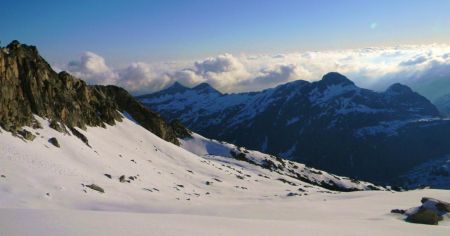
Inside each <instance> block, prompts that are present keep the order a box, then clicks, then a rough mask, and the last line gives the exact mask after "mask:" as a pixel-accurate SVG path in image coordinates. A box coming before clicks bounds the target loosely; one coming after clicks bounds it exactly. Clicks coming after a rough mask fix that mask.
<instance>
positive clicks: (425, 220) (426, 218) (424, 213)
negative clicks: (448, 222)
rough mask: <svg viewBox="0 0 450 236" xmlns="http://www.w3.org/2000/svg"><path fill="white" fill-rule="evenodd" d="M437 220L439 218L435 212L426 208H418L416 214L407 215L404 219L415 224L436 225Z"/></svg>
mask: <svg viewBox="0 0 450 236" xmlns="http://www.w3.org/2000/svg"><path fill="white" fill-rule="evenodd" d="M439 219H440V217H439V215H438V214H437V213H436V212H435V211H433V210H430V209H426V208H420V209H419V210H418V211H417V212H415V213H413V214H411V215H409V216H408V217H407V218H406V221H408V222H411V223H416V224H427V225H437V224H438V222H439ZM441 220H442V218H441Z"/></svg>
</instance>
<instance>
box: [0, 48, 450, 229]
mask: <svg viewBox="0 0 450 236" xmlns="http://www.w3.org/2000/svg"><path fill="white" fill-rule="evenodd" d="M0 52H1V53H0V83H1V85H2V86H1V88H0V89H1V93H0V101H2V102H1V103H0V111H1V112H0V117H1V119H0V235H111V236H114V235H124V234H127V235H148V234H156V235H162V234H165V235H167V234H171V235H202V234H207V235H217V234H226V235H262V234H270V235H274V234H279V233H283V234H288V233H292V232H298V231H301V232H306V233H307V234H313V233H317V232H319V233H320V234H323V235H334V234H336V233H337V234H343V235H347V234H355V233H356V234H363V233H366V232H367V228H368V227H373V228H374V229H373V230H371V231H370V233H371V234H372V235H379V234H385V235H389V234H398V232H404V231H405V232H410V234H411V235H423V234H424V233H430V232H431V233H433V235H446V233H447V231H448V230H447V228H446V227H447V226H446V225H445V224H446V223H447V222H446V220H444V221H443V222H440V224H443V225H439V226H436V227H433V229H431V228H427V227H415V228H414V230H413V231H411V230H410V229H409V228H410V225H408V224H406V223H404V222H403V221H402V220H401V219H400V218H401V216H400V217H399V216H398V215H394V214H389V211H390V210H391V209H392V207H402V208H407V207H412V206H414V205H416V204H417V202H418V200H419V199H420V197H421V196H422V195H424V194H425V195H427V196H431V197H434V198H439V199H443V200H445V201H448V200H447V199H448V192H447V191H440V190H421V191H409V192H395V191H388V190H387V189H385V188H383V187H379V186H376V185H374V184H371V183H368V182H364V181H359V180H355V179H351V178H347V177H342V176H337V175H333V174H330V173H327V172H325V171H322V170H318V169H314V168H310V167H307V166H305V165H304V164H300V163H297V162H294V161H288V160H284V159H281V158H278V157H275V156H272V155H268V154H264V153H261V152H258V151H252V150H248V149H246V148H243V147H238V146H235V145H233V144H229V143H225V142H221V141H216V140H212V139H208V138H205V137H203V136H201V135H199V134H197V133H194V132H191V131H189V130H187V129H185V128H184V127H183V126H182V125H181V124H180V123H179V122H177V121H174V122H171V123H168V122H166V121H165V120H164V119H163V118H161V117H160V116H159V115H158V114H157V113H155V112H153V111H151V110H149V109H147V108H145V107H143V106H142V105H140V103H138V102H137V101H136V100H135V99H134V98H133V97H132V96H131V95H130V94H128V93H127V92H126V91H125V90H123V89H121V88H119V87H115V86H90V85H86V83H85V82H83V81H82V80H79V79H76V78H74V77H72V76H71V75H69V74H68V73H66V72H61V73H55V72H54V71H53V70H52V69H51V67H50V66H49V65H48V64H47V63H46V62H45V60H44V59H43V58H42V57H40V56H39V54H38V53H37V50H36V48H35V47H33V46H28V45H24V44H20V43H18V42H13V43H11V44H10V45H8V46H7V47H6V48H0ZM175 86H178V88H177V89H178V91H174V92H175V94H177V93H179V92H180V90H185V89H184V88H183V87H181V86H179V85H175ZM195 93H198V94H216V93H218V92H217V91H215V90H214V89H212V88H211V87H210V86H208V85H201V86H199V87H197V89H196V90H195ZM219 95H220V93H219ZM355 190H381V191H359V192H353V193H346V192H348V191H355ZM413 204H414V205H413ZM447 215H448V214H445V215H444V218H445V219H446V218H448V216H447ZM374 219H375V220H374ZM112 222H113V224H112ZM324 225H326V226H327V227H324Z"/></svg>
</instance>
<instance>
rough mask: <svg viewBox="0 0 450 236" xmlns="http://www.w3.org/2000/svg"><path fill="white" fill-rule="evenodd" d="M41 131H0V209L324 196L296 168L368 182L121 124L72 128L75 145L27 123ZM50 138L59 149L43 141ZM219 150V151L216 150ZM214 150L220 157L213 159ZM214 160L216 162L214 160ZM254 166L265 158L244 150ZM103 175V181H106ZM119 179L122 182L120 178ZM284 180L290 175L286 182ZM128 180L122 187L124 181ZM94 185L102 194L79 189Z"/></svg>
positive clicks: (344, 182) (343, 182)
mask: <svg viewBox="0 0 450 236" xmlns="http://www.w3.org/2000/svg"><path fill="white" fill-rule="evenodd" d="M35 118H36V119H37V120H38V121H39V122H40V123H41V124H42V126H43V128H42V129H32V128H30V127H26V128H25V129H26V130H28V131H30V132H31V133H33V134H35V135H36V136H37V137H36V138H35V140H34V141H25V140H22V139H20V138H19V137H14V136H12V135H11V134H10V133H9V132H6V131H3V132H2V133H1V134H0V174H1V175H2V176H4V177H2V178H0V192H1V194H0V205H2V206H9V207H27V208H36V207H37V208H39V207H43V206H46V207H50V208H59V207H63V208H75V209H110V210H121V209H127V210H130V208H131V209H135V210H139V209H145V207H146V206H147V205H148V204H147V203H149V202H154V201H161V200H176V201H178V200H179V201H187V202H195V201H199V200H200V201H201V200H202V199H203V200H204V199H223V198H228V199H229V198H240V199H260V198H263V199H273V198H286V197H287V196H297V195H299V196H301V195H305V194H316V193H318V192H325V191H327V192H329V191H328V190H327V189H324V188H321V187H318V186H315V185H314V184H315V182H314V181H312V182H310V183H306V182H303V181H300V180H299V179H298V178H295V176H294V175H293V174H294V173H290V172H289V170H290V169H293V168H295V166H298V167H297V168H298V169H299V172H298V173H299V174H302V175H303V176H308V177H307V179H317V181H320V180H322V179H323V180H325V181H326V182H327V181H328V180H329V179H332V180H335V181H337V186H342V187H345V188H349V189H365V188H368V187H367V186H371V185H370V184H365V183H364V184H361V183H358V182H356V181H349V180H348V179H346V178H342V179H337V177H333V176H331V175H329V174H324V175H320V174H317V173H319V172H320V171H316V170H313V169H308V168H305V167H304V166H303V165H300V164H294V163H290V162H282V164H281V162H277V161H275V160H274V159H272V158H270V159H272V160H273V161H274V162H275V164H281V165H287V166H288V167H287V168H286V169H285V170H282V169H279V168H276V169H279V170H277V171H272V170H271V169H270V167H269V168H262V167H260V166H257V165H253V164H250V163H248V162H245V161H238V160H235V159H233V158H229V155H230V153H229V151H228V150H231V149H233V148H235V147H233V146H232V145H219V143H217V142H213V141H207V140H206V139H204V138H201V137H200V136H195V137H197V138H196V139H193V140H194V141H196V142H203V143H205V142H206V144H207V145H206V146H202V145H196V144H198V143H194V142H185V141H184V143H183V146H184V147H186V148H188V149H190V150H192V151H194V152H196V153H198V154H204V153H202V151H200V150H199V148H205V147H206V148H209V147H211V146H212V145H216V147H217V148H218V149H216V150H215V151H214V154H215V155H216V156H207V157H204V156H203V155H202V157H201V156H198V155H196V154H194V153H191V152H189V151H186V150H184V149H183V148H181V147H179V146H176V145H174V144H172V143H169V142H166V141H164V140H162V139H160V138H159V137H157V136H155V135H154V134H152V133H150V132H149V131H148V130H146V129H144V128H142V127H141V126H139V125H137V124H135V123H134V122H133V121H130V120H128V119H124V120H123V122H118V123H117V125H115V126H107V127H106V128H101V127H89V128H88V129H87V130H86V131H83V130H80V129H78V131H79V132H81V133H82V134H83V135H85V137H86V138H87V140H88V143H89V145H90V147H89V146H87V145H86V144H85V143H84V142H83V141H82V140H80V139H79V138H77V137H75V136H74V135H70V134H69V133H67V134H65V133H60V132H58V131H56V130H53V129H51V128H49V124H48V121H46V120H44V119H42V118H40V117H37V116H36V117H35ZM53 137H54V138H56V140H57V141H58V143H59V145H60V147H59V148H58V147H56V146H54V145H53V144H51V143H50V142H49V139H50V138H53ZM220 148H221V150H220ZM221 152H222V153H221ZM220 155H222V156H223V157H220ZM249 157H250V158H251V159H252V160H253V161H255V162H257V163H261V162H262V161H263V159H264V158H268V157H267V155H264V154H261V153H258V152H253V151H252V152H250V153H249ZM109 176H110V177H109ZM121 176H124V178H125V179H123V180H122V182H120V181H119V179H120V177H121ZM291 176H292V177H291ZM128 182H129V183H128ZM91 184H95V185H97V186H99V187H101V188H102V189H103V190H104V191H105V193H103V194H102V193H99V192H97V191H95V190H92V189H90V188H89V187H87V186H88V185H91Z"/></svg>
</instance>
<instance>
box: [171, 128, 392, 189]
mask: <svg viewBox="0 0 450 236" xmlns="http://www.w3.org/2000/svg"><path fill="white" fill-rule="evenodd" d="M180 143H181V146H182V147H183V148H185V149H186V150H189V151H191V152H192V153H195V154H197V155H199V156H201V157H204V158H205V159H208V160H217V161H222V162H225V163H232V164H234V165H238V166H243V167H244V168H245V169H255V168H256V169H259V167H262V168H264V169H268V170H270V171H271V172H275V173H278V174H280V175H284V176H289V177H291V178H294V179H298V180H301V181H304V182H307V183H310V184H313V185H317V186H321V187H324V188H327V189H330V190H337V191H355V190H383V189H384V188H382V187H379V186H375V185H373V184H371V183H367V182H363V181H358V180H354V179H350V178H348V177H342V176H336V175H333V174H329V173H327V172H325V171H320V170H317V169H314V168H309V167H307V166H305V165H304V164H300V163H297V162H293V161H288V160H284V159H282V158H277V157H275V156H272V155H268V154H264V153H261V152H258V151H252V150H247V149H245V148H243V147H236V146H235V145H233V144H229V143H225V142H219V141H216V140H212V139H207V138H205V137H203V136H201V135H199V134H195V133H193V134H192V137H187V138H184V139H182V140H180ZM224 166H226V165H224ZM242 177H243V176H242ZM279 180H280V181H283V182H287V183H288V182H289V180H283V179H280V178H279ZM290 184H291V185H295V183H290Z"/></svg>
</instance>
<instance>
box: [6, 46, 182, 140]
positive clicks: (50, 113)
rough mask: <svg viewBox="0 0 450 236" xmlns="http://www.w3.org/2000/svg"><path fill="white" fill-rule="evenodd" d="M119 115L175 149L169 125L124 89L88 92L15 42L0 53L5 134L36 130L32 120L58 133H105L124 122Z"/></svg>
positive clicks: (90, 88)
mask: <svg viewBox="0 0 450 236" xmlns="http://www.w3.org/2000/svg"><path fill="white" fill-rule="evenodd" d="M119 111H121V112H127V113H129V114H130V115H131V116H132V118H133V119H134V120H136V121H137V122H139V124H141V125H142V126H143V127H145V128H146V129H148V130H150V131H151V132H153V133H155V134H156V135H158V136H159V137H161V138H163V139H165V140H167V141H170V142H173V143H175V144H178V141H177V138H176V136H175V132H174V130H173V129H172V127H171V126H170V124H168V123H166V122H165V121H164V119H162V118H161V117H160V116H159V115H158V114H157V113H155V112H152V111H150V110H149V109H147V108H144V107H143V106H141V105H140V104H139V103H138V102H137V101H136V100H134V98H133V97H132V96H131V95H130V94H129V93H128V92H127V91H125V90H124V89H121V88H119V87H115V86H90V85H88V84H86V82H84V81H83V80H80V79H77V78H75V77H73V76H72V75H70V74H69V73H67V72H64V71H63V72H60V73H56V72H55V71H54V70H53V69H52V68H51V66H50V65H49V64H48V63H47V62H46V61H45V60H44V59H43V58H42V57H41V56H40V55H39V53H38V50H37V49H36V47H35V46H29V45H25V44H20V43H19V42H18V41H13V42H11V43H10V44H9V45H8V46H6V47H4V48H0V126H1V127H2V128H3V129H4V130H7V131H10V132H12V133H14V134H18V133H19V131H20V130H21V127H23V126H26V125H27V126H33V127H38V126H39V125H40V124H38V122H37V121H36V120H35V119H34V116H33V114H35V115H38V116H40V117H45V118H47V119H49V120H50V121H51V124H54V125H55V129H57V130H58V131H61V132H64V131H66V129H65V128H64V127H65V126H67V127H69V128H73V127H79V128H82V129H85V128H86V126H101V127H105V124H109V125H114V124H115V122H117V121H121V120H122V116H121V114H120V113H119ZM58 123H60V124H62V126H63V127H61V126H60V125H59V124H58Z"/></svg>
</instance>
